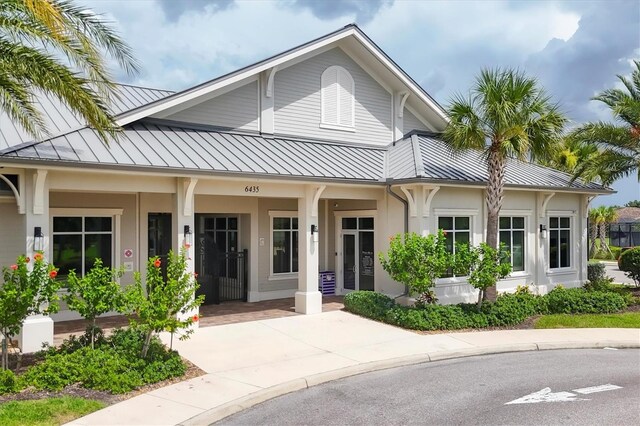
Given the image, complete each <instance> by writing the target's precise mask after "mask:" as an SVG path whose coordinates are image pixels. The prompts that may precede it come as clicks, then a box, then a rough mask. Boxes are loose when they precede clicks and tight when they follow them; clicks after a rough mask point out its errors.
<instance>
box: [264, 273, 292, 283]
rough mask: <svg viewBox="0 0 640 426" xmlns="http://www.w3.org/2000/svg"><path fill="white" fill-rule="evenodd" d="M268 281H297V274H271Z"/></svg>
mask: <svg viewBox="0 0 640 426" xmlns="http://www.w3.org/2000/svg"><path fill="white" fill-rule="evenodd" d="M268 279H269V281H285V280H297V279H298V273H297V272H294V273H290V274H272V275H269V278H268Z"/></svg>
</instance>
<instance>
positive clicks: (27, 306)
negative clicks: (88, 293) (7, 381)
mask: <svg viewBox="0 0 640 426" xmlns="http://www.w3.org/2000/svg"><path fill="white" fill-rule="evenodd" d="M29 266H31V268H29ZM57 275H58V272H57V270H56V268H55V267H54V266H53V265H52V264H50V263H48V262H47V261H46V260H45V259H44V256H43V255H42V253H36V254H35V256H33V262H31V259H29V258H28V257H26V256H20V257H18V260H17V262H16V263H15V264H13V265H11V266H10V267H8V268H6V267H5V268H4V269H3V283H2V285H0V332H1V333H2V336H3V337H4V340H3V345H2V368H3V369H6V368H8V351H7V346H8V342H9V341H10V340H11V338H12V337H13V336H15V335H16V334H18V332H20V328H21V327H22V325H23V324H24V321H25V319H26V318H27V317H28V316H29V315H35V314H44V315H48V314H52V313H56V312H57V311H58V303H57V301H58V296H57V294H56V291H57V290H58V288H59V287H60V286H59V284H58V283H57V282H56V281H55V278H56V276H57Z"/></svg>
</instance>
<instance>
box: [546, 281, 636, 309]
mask: <svg viewBox="0 0 640 426" xmlns="http://www.w3.org/2000/svg"><path fill="white" fill-rule="evenodd" d="M544 297H545V298H546V299H547V302H548V313H550V314H610V313H614V312H620V311H621V310H623V309H624V308H626V307H627V302H626V300H625V298H624V297H622V296H621V295H619V294H618V293H614V292H610V291H585V290H583V289H581V288H568V289H567V288H562V287H556V288H554V289H553V290H551V291H550V292H549V294H547V295H545V296H544Z"/></svg>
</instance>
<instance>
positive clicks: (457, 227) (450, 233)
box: [438, 216, 471, 253]
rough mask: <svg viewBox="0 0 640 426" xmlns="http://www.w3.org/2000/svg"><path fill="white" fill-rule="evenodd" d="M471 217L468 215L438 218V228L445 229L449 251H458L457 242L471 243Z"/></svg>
mask: <svg viewBox="0 0 640 426" xmlns="http://www.w3.org/2000/svg"><path fill="white" fill-rule="evenodd" d="M470 223H471V218H470V217H468V216H441V217H439V218H438V229H442V230H443V231H444V233H445V234H446V235H445V238H446V242H447V251H448V252H449V253H455V252H456V244H469V242H470V241H471V227H470Z"/></svg>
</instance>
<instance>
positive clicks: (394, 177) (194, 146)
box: [0, 120, 611, 193]
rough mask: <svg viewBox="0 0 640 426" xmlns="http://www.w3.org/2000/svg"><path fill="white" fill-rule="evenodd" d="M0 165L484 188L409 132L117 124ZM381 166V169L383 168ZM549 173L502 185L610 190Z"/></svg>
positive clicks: (6, 154)
mask: <svg viewBox="0 0 640 426" xmlns="http://www.w3.org/2000/svg"><path fill="white" fill-rule="evenodd" d="M0 158H3V159H5V160H9V161H11V160H13V161H20V160H27V161H47V162H50V163H51V162H53V163H68V164H72V165H78V164H81V165H82V166H88V167H118V168H120V167H122V168H131V167H136V168H145V169H146V168H150V169H163V170H174V171H175V170H180V171H193V172H205V173H216V174H217V173H223V174H224V173H228V174H244V175H260V176H274V177H275V176H278V177H301V178H320V179H338V180H348V181H361V182H386V183H402V182H408V181H412V182H413V181H428V182H435V183H437V182H441V183H451V184H456V183H457V184H484V183H486V182H487V169H486V162H485V161H484V158H483V157H482V153H481V152H478V151H465V152H462V153H457V154H452V153H451V151H450V150H449V149H448V147H447V145H446V144H445V143H444V142H443V141H441V140H439V139H438V138H437V135H434V134H426V133H425V134H421V133H415V132H414V133H412V134H411V135H408V136H406V137H405V138H404V139H403V140H400V141H398V142H395V143H394V144H392V145H390V146H388V147H379V148H378V147H368V146H357V145H354V144H344V143H339V142H326V141H314V140H301V139H295V138H289V137H279V136H278V137H265V136H262V135H259V134H257V133H255V134H254V133H236V132H230V131H227V130H219V129H214V128H205V127H201V126H194V125H189V124H187V123H175V122H170V121H164V122H163V121H161V120H153V121H140V122H136V123H133V124H130V125H127V126H125V128H124V131H123V132H122V134H121V135H120V137H119V140H118V142H112V143H111V145H110V146H106V145H104V144H103V143H102V141H101V140H100V139H99V137H98V135H97V133H96V132H95V131H94V130H92V129H90V128H88V127H85V128H83V129H80V130H76V131H71V132H69V133H67V134H63V135H60V136H57V137H54V138H51V139H49V140H46V141H42V142H38V143H34V144H31V145H27V146H25V147H15V148H13V149H11V148H10V149H5V150H0ZM385 168H386V170H385ZM570 182H571V176H570V175H568V174H566V173H562V172H560V171H557V170H553V169H550V168H546V167H542V166H539V165H536V164H532V163H527V162H524V161H519V160H516V159H509V160H508V161H507V169H506V173H505V184H506V185H507V186H516V187H534V188H553V189H576V190H586V191H592V192H601V193H605V192H610V191H611V190H609V189H608V188H604V187H602V186H601V185H599V184H596V183H585V182H582V181H580V180H576V181H574V182H573V183H571V184H570Z"/></svg>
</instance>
